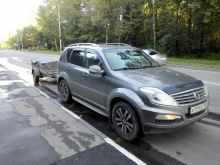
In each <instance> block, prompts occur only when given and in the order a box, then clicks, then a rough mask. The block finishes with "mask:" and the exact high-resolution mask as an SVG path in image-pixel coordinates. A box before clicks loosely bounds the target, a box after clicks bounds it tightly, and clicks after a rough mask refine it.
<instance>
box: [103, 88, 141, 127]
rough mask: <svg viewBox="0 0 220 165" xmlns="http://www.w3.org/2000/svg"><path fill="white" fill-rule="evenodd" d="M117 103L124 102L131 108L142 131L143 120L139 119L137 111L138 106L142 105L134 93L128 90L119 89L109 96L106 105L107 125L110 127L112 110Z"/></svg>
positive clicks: (139, 114) (138, 111) (139, 115)
mask: <svg viewBox="0 0 220 165" xmlns="http://www.w3.org/2000/svg"><path fill="white" fill-rule="evenodd" d="M131 96H132V98H131ZM117 102H126V103H127V104H129V105H130V106H131V107H132V109H133V110H134V112H135V114H136V115H137V117H138V119H139V122H140V124H141V127H142V130H143V120H142V117H141V112H140V110H139V109H140V108H139V106H138V105H142V100H141V99H140V98H139V96H138V95H137V94H136V93H135V92H133V91H131V90H128V89H119V90H117V91H115V93H114V94H112V95H110V97H109V99H108V103H107V108H108V110H109V123H110V124H111V125H112V109H113V107H114V105H115V104H116V103H117Z"/></svg>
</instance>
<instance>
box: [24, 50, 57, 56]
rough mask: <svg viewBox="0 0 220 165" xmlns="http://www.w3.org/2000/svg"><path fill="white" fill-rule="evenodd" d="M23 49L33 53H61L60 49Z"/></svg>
mask: <svg viewBox="0 0 220 165" xmlns="http://www.w3.org/2000/svg"><path fill="white" fill-rule="evenodd" d="M22 51H24V52H32V53H42V54H55V55H61V53H60V52H59V51H54V50H32V51H29V50H27V49H24V50H22Z"/></svg>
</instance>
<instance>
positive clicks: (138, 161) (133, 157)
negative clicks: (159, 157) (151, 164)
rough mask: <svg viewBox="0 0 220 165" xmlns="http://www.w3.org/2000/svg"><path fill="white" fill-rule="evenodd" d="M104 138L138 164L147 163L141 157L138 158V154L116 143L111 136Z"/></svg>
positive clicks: (143, 164) (144, 164)
mask: <svg viewBox="0 0 220 165" xmlns="http://www.w3.org/2000/svg"><path fill="white" fill-rule="evenodd" d="M104 140H105V141H106V143H108V144H111V145H112V146H113V147H115V148H116V149H117V150H118V151H119V152H121V153H122V154H124V155H125V156H126V157H128V158H129V159H131V160H132V161H134V162H135V163H137V164H138V165H147V164H146V163H144V162H143V161H141V160H140V159H138V158H137V157H136V156H134V155H133V154H132V153H130V152H128V151H127V150H126V149H124V148H123V147H121V146H119V145H118V144H116V143H115V142H114V141H113V140H111V139H110V138H108V137H107V138H104Z"/></svg>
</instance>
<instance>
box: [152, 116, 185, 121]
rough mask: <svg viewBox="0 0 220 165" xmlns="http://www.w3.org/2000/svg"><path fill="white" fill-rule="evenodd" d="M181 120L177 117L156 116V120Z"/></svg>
mask: <svg viewBox="0 0 220 165" xmlns="http://www.w3.org/2000/svg"><path fill="white" fill-rule="evenodd" d="M176 119H181V116H179V115H157V117H156V120H176Z"/></svg>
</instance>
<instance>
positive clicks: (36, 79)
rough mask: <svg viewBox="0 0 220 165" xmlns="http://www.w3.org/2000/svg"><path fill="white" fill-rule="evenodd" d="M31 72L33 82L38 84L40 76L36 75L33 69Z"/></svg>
mask: <svg viewBox="0 0 220 165" xmlns="http://www.w3.org/2000/svg"><path fill="white" fill-rule="evenodd" d="M32 74H33V80H34V84H38V83H39V79H40V77H38V76H36V75H35V73H34V71H33V72H32Z"/></svg>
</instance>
